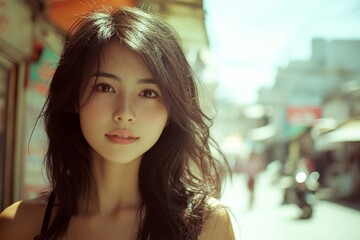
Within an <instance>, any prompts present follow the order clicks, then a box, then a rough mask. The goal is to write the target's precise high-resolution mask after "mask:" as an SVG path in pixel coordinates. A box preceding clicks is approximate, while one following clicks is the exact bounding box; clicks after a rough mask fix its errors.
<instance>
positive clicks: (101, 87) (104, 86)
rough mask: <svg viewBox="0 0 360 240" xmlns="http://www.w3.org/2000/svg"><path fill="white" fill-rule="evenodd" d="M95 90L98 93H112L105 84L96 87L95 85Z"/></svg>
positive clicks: (109, 87)
mask: <svg viewBox="0 0 360 240" xmlns="http://www.w3.org/2000/svg"><path fill="white" fill-rule="evenodd" d="M96 89H97V90H99V91H100V92H114V89H113V88H112V87H111V86H110V85H108V84H105V83H99V84H98V85H96Z"/></svg>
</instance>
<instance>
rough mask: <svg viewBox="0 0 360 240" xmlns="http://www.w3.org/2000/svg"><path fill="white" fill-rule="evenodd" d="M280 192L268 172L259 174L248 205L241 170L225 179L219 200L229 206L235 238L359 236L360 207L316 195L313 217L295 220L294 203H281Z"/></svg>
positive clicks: (336, 239)
mask: <svg viewBox="0 0 360 240" xmlns="http://www.w3.org/2000/svg"><path fill="white" fill-rule="evenodd" d="M282 200H283V193H282V190H281V188H280V187H279V185H278V184H277V183H276V182H275V181H273V179H272V178H271V175H270V174H268V173H267V172H263V173H262V174H261V175H259V177H258V180H257V183H256V188H255V201H254V205H253V207H252V208H249V207H248V192H247V189H246V180H245V176H244V175H243V174H234V175H233V181H232V182H231V183H230V182H229V181H226V183H225V188H224V192H223V195H222V202H223V203H224V204H225V205H227V206H228V207H229V208H230V211H231V213H232V214H231V216H232V218H233V226H234V231H235V234H236V240H260V239H261V240H264V239H266V240H289V239H290V240H300V239H301V240H305V239H306V240H315V239H316V240H322V239H326V240H360V211H359V210H358V209H355V208H350V207H346V206H344V205H341V204H338V203H335V202H330V201H325V200H320V199H316V200H315V204H314V213H313V217H312V218H310V219H306V220H299V219H297V216H298V215H299V214H300V210H299V209H298V207H297V206H296V205H295V204H282Z"/></svg>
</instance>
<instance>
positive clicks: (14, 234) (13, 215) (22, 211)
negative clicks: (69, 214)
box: [0, 195, 48, 240]
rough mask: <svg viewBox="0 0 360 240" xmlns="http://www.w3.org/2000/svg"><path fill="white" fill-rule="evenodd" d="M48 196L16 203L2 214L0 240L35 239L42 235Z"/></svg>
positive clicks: (0, 217)
mask: <svg viewBox="0 0 360 240" xmlns="http://www.w3.org/2000/svg"><path fill="white" fill-rule="evenodd" d="M47 200H48V195H42V196H40V197H38V198H35V199H31V200H24V201H19V202H16V203H14V204H12V205H10V206H9V207H7V208H6V209H5V210H4V211H3V212H1V213H0V239H24V240H25V239H34V237H35V236H36V235H37V234H39V233H40V229H41V224H42V220H43V216H44V214H45V209H46V205H47Z"/></svg>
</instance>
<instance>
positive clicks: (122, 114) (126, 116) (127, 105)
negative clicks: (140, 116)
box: [114, 97, 136, 123]
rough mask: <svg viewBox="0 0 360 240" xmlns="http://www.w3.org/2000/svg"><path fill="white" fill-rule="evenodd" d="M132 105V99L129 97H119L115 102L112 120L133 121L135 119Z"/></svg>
mask: <svg viewBox="0 0 360 240" xmlns="http://www.w3.org/2000/svg"><path fill="white" fill-rule="evenodd" d="M134 105H135V103H134V101H133V100H132V99H130V98H126V97H121V98H119V99H118V101H117V102H116V103H115V106H116V107H115V111H114V121H116V122H118V121H124V122H130V123H134V122H135V121H136V114H135V109H134Z"/></svg>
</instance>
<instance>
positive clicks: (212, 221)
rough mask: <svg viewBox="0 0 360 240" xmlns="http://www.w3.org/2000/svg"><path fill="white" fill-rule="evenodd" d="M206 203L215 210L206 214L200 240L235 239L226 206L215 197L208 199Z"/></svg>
mask: <svg viewBox="0 0 360 240" xmlns="http://www.w3.org/2000/svg"><path fill="white" fill-rule="evenodd" d="M208 204H209V205H210V206H213V207H214V209H215V211H214V212H213V213H212V214H211V215H210V216H208V218H207V220H206V222H205V223H204V226H203V229H202V231H201V235H200V238H199V239H200V240H235V235H234V230H233V226H232V223H231V218H230V216H229V212H228V210H227V208H226V207H225V206H224V205H222V204H221V202H220V201H218V200H216V199H209V201H208Z"/></svg>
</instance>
